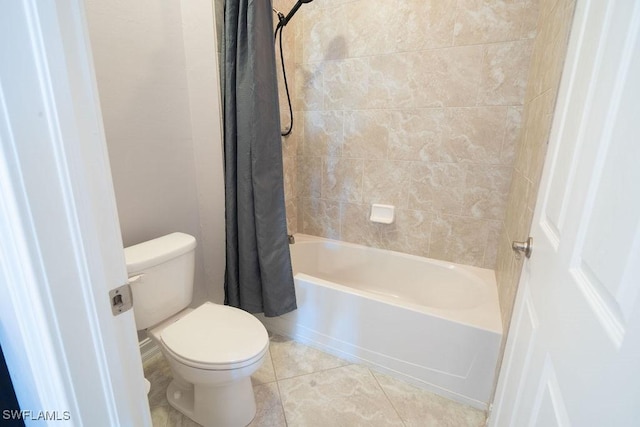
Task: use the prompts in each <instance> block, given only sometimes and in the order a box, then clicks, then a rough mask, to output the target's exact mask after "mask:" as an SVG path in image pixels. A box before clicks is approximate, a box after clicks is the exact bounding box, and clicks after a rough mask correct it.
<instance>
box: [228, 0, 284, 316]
mask: <svg viewBox="0 0 640 427" xmlns="http://www.w3.org/2000/svg"><path fill="white" fill-rule="evenodd" d="M271 13H272V10H271V1H270V0H226V1H225V23H224V38H223V40H224V71H223V73H224V77H223V79H224V89H223V90H224V95H223V97H224V158H225V204H226V205H225V206H226V212H225V219H226V256H227V261H226V271H225V284H224V288H225V304H228V305H231V306H234V307H239V308H241V309H243V310H246V311H248V312H251V313H260V312H264V314H265V315H266V316H279V315H281V314H284V313H287V312H289V311H292V310H295V309H296V298H295V290H294V285H293V275H292V270H291V259H290V256H289V243H288V239H287V224H286V216H285V203H284V186H283V171H282V146H281V140H280V112H279V107H278V87H277V80H276V63H275V49H274V44H273V39H272V37H273V22H272V19H273V18H272V15H271Z"/></svg>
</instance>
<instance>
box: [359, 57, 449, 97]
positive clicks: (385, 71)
mask: <svg viewBox="0 0 640 427" xmlns="http://www.w3.org/2000/svg"><path fill="white" fill-rule="evenodd" d="M423 55H424V54H423V52H399V53H394V54H390V55H375V56H371V57H368V58H366V60H367V62H366V67H367V68H366V70H365V74H364V76H360V77H359V78H360V79H363V80H364V82H366V88H367V89H366V93H365V95H364V97H363V98H362V101H363V102H362V103H361V104H360V108H362V109H369V108H384V109H390V108H413V107H416V106H419V107H421V106H423V105H420V104H421V103H424V102H427V101H428V102H432V104H433V105H426V106H438V100H425V96H424V95H423V94H422V91H423V86H424V83H423V79H424V77H423V75H422V74H423V72H424V63H423V58H422V56H423Z"/></svg>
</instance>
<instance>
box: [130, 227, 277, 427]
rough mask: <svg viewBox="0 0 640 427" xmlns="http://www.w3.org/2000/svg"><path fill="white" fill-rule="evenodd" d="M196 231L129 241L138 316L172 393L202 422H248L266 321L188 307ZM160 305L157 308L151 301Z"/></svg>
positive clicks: (228, 310) (218, 308)
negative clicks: (164, 363)
mask: <svg viewBox="0 0 640 427" xmlns="http://www.w3.org/2000/svg"><path fill="white" fill-rule="evenodd" d="M194 248H195V239H194V238H193V237H192V236H189V235H186V234H183V233H173V234H170V235H168V236H164V237H160V238H158V239H154V240H152V241H149V242H144V243H141V244H139V245H135V246H132V247H129V248H126V249H125V257H126V258H127V269H128V271H129V275H130V277H131V279H130V283H131V290H132V293H133V304H134V306H133V307H134V316H135V318H136V325H137V327H138V329H139V330H142V329H144V330H146V332H147V335H148V336H149V337H150V339H151V340H153V342H155V343H156V344H157V345H158V347H159V348H160V350H161V351H162V354H163V355H164V357H165V358H166V360H167V361H168V363H169V366H170V368H171V372H172V375H173V379H172V381H171V383H170V384H169V386H168V388H167V400H168V401H169V403H170V404H171V406H173V407H174V408H175V409H177V410H178V411H180V412H181V413H183V414H184V415H186V416H187V417H189V418H191V419H192V420H194V421H195V422H197V423H199V424H202V425H203V426H205V427H209V426H230V427H232V426H246V425H247V424H249V423H250V422H251V420H252V419H253V417H254V416H255V413H256V404H255V397H254V394H253V387H252V384H251V375H252V374H253V373H254V372H255V371H256V370H258V369H259V368H260V366H261V365H262V362H263V361H264V358H265V355H266V353H267V350H268V347H269V337H268V334H267V331H266V329H265V328H264V326H263V325H262V323H261V322H260V321H259V320H258V319H256V318H255V317H254V316H252V315H251V314H249V313H247V312H245V311H242V310H239V309H237V308H233V307H228V306H224V305H219V304H214V303H211V302H205V303H204V304H202V305H200V306H199V307H197V308H195V309H192V308H187V305H188V304H189V302H190V301H191V295H192V286H193V251H194ZM154 307H155V308H154Z"/></svg>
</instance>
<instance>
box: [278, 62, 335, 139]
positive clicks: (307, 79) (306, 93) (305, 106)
mask: <svg viewBox="0 0 640 427" xmlns="http://www.w3.org/2000/svg"><path fill="white" fill-rule="evenodd" d="M325 65H326V63H325V62H309V63H303V64H295V83H294V84H295V98H293V100H294V105H295V109H296V110H298V111H320V110H322V109H323V104H324V67H325ZM287 71H288V70H287ZM287 75H288V73H287ZM294 129H295V127H294Z"/></svg>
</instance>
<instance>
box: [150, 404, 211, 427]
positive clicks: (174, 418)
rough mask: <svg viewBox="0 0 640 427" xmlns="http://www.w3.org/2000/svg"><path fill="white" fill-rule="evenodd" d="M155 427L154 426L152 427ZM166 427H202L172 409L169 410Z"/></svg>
mask: <svg viewBox="0 0 640 427" xmlns="http://www.w3.org/2000/svg"><path fill="white" fill-rule="evenodd" d="M154 427H155V426H154ZM167 427H202V426H201V425H200V424H198V423H197V422H195V421H193V420H192V419H191V418H189V417H187V416H186V415H184V414H182V413H181V412H179V411H177V410H176V409H174V408H169V419H168V420H167Z"/></svg>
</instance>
